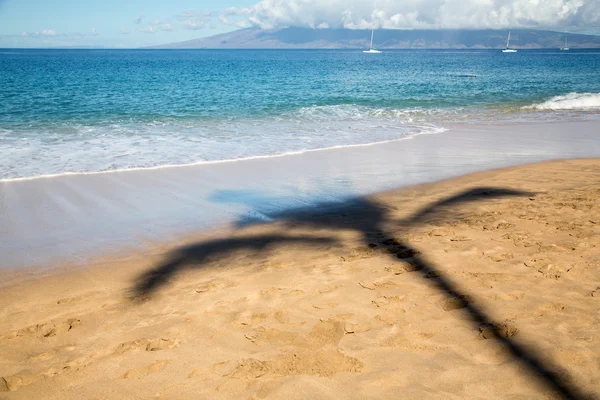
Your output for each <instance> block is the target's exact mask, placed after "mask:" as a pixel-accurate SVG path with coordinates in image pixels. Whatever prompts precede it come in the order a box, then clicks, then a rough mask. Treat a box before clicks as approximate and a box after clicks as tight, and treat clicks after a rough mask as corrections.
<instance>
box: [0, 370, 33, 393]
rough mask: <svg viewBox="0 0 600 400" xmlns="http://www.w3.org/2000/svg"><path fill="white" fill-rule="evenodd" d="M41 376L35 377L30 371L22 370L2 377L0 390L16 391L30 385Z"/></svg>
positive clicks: (0, 378)
mask: <svg viewBox="0 0 600 400" xmlns="http://www.w3.org/2000/svg"><path fill="white" fill-rule="evenodd" d="M37 378H39V377H35V376H33V375H31V374H29V373H28V372H25V371H23V372H20V373H18V374H15V375H11V376H7V377H3V378H2V377H0V392H14V391H15V390H18V389H19V388H21V387H23V386H27V385H30V384H31V383H33V382H35V381H36V380H37Z"/></svg>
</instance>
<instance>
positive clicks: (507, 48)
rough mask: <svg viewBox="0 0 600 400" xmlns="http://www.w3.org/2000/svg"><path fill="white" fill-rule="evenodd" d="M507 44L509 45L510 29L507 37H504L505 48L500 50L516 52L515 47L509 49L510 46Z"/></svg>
mask: <svg viewBox="0 0 600 400" xmlns="http://www.w3.org/2000/svg"><path fill="white" fill-rule="evenodd" d="M509 45H510V31H508V39H506V48H505V49H502V52H503V53H516V52H517V50H515V49H511V48H510V47H509Z"/></svg>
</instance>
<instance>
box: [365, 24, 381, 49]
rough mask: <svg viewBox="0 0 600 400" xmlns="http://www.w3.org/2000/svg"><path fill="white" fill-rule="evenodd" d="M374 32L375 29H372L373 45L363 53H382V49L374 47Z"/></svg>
mask: <svg viewBox="0 0 600 400" xmlns="http://www.w3.org/2000/svg"><path fill="white" fill-rule="evenodd" d="M373 32H374V30H373V29H371V46H369V50H363V53H381V51H380V50H375V49H374V48H373Z"/></svg>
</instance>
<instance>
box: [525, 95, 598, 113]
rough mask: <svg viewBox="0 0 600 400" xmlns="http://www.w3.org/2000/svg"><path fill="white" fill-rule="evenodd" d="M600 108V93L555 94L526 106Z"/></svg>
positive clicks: (570, 108)
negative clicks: (541, 101) (540, 101)
mask: <svg viewBox="0 0 600 400" xmlns="http://www.w3.org/2000/svg"><path fill="white" fill-rule="evenodd" d="M594 108H600V93H575V92H574V93H569V94H565V95H562V96H555V97H552V98H551V99H549V100H546V101H544V102H543V103H540V104H533V105H530V106H525V107H523V109H529V110H542V111H544V110H586V109H594Z"/></svg>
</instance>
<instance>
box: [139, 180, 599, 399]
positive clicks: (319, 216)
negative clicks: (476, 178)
mask: <svg viewBox="0 0 600 400" xmlns="http://www.w3.org/2000/svg"><path fill="white" fill-rule="evenodd" d="M533 195H535V194H534V193H530V192H524V191H518V190H512V189H505V188H494V187H478V188H474V189H469V190H466V191H463V192H461V193H458V194H456V195H454V196H450V197H448V198H445V199H442V200H440V201H437V202H435V203H432V204H429V205H427V206H425V207H423V208H421V209H420V210H418V211H417V212H416V213H414V214H413V215H411V216H409V217H408V218H405V219H402V220H394V219H393V218H392V217H391V216H390V209H389V208H388V207H386V206H384V205H381V204H378V203H376V202H374V201H371V200H368V199H363V198H359V199H353V200H349V201H346V202H344V203H343V204H339V203H323V204H319V205H317V207H306V208H298V209H291V210H285V211H281V212H265V213H263V214H265V216H266V217H267V218H268V219H270V220H275V221H280V222H282V223H284V224H289V225H290V226H302V227H314V228H327V229H340V230H354V231H357V232H359V233H360V234H361V235H362V237H363V240H364V243H365V244H368V243H371V242H372V241H373V239H374V238H376V239H377V240H378V241H379V243H385V244H386V245H387V246H389V247H391V248H394V249H395V250H394V253H395V254H398V252H402V253H404V254H409V255H410V257H411V264H412V265H413V267H412V271H414V272H415V273H418V274H420V275H421V276H422V277H423V278H424V279H425V278H426V274H427V275H428V277H430V276H435V277H436V278H435V280H434V282H435V283H434V285H435V287H436V288H437V289H438V290H439V292H440V293H441V294H443V295H444V296H446V297H448V298H458V299H464V298H466V297H467V296H465V293H464V292H463V291H462V290H461V289H460V287H459V286H458V285H457V284H456V283H454V282H453V281H452V280H451V279H450V278H449V277H448V276H446V274H444V273H443V272H442V271H440V270H439V269H438V268H436V266H435V265H434V264H433V263H431V262H429V261H428V260H427V259H426V257H425V255H423V254H420V253H419V251H417V250H416V249H413V248H412V247H411V246H410V245H409V244H408V243H404V242H401V241H399V240H398V239H396V238H395V235H392V234H391V233H390V232H389V226H390V225H393V226H395V227H402V229H409V228H411V227H414V226H418V225H419V224H422V223H424V222H426V221H427V220H429V219H437V220H440V219H445V220H450V219H452V218H454V215H455V213H454V212H453V211H452V208H453V206H457V205H460V204H464V203H469V202H476V201H481V200H486V199H499V198H503V197H517V196H533ZM234 197H235V196H231V193H228V194H227V196H220V195H219V194H218V193H217V194H215V196H214V199H219V198H221V199H222V198H227V199H229V200H231V199H232V198H234ZM243 197H244V196H242V197H241V198H243ZM258 200H259V199H258V197H257V196H254V197H253V202H259V201H258ZM323 210H325V211H323ZM348 216H351V218H348ZM261 222H264V221H261ZM252 223H254V222H253V221H249V220H247V219H241V220H240V221H238V226H245V225H248V224H252ZM386 227H387V229H386ZM290 242H295V243H305V244H309V245H310V244H322V243H331V242H332V239H330V238H326V237H320V238H314V237H302V236H295V237H294V236H290V237H286V236H283V235H266V236H258V237H253V238H251V239H225V240H218V241H209V242H204V243H198V244H194V245H191V246H186V247H183V248H181V249H178V250H176V251H175V252H174V253H173V254H171V256H170V257H169V258H168V259H167V260H166V261H165V262H164V263H163V264H161V265H158V266H157V267H155V268H152V269H151V270H149V271H147V272H146V273H144V274H143V275H142V276H141V277H140V278H139V280H138V281H137V283H136V285H135V288H134V291H135V293H136V294H137V295H144V296H145V295H148V294H150V293H152V292H154V291H156V290H158V289H159V288H160V287H161V286H162V285H163V284H165V283H166V282H167V281H169V280H170V279H172V278H173V277H174V276H176V274H177V273H178V272H179V271H180V270H182V269H183V268H197V267H202V264H203V263H204V262H205V260H206V259H207V258H208V257H215V256H216V257H218V256H219V255H225V254H227V253H229V252H231V251H234V250H239V249H251V250H255V251H257V252H260V251H262V250H263V249H265V248H266V247H267V246H273V245H278V244H283V243H290ZM391 256H393V257H394V259H396V260H397V259H398V258H396V257H397V256H396V255H391ZM428 282H431V280H428ZM463 311H464V312H465V314H466V315H467V316H468V317H469V319H470V321H471V323H472V324H473V326H474V327H475V328H480V327H486V329H487V332H488V333H491V335H489V336H491V337H492V338H493V340H496V341H497V342H498V343H499V344H501V345H502V346H503V347H504V349H505V350H506V351H507V352H508V353H509V354H511V355H512V357H513V358H514V359H515V360H517V361H519V362H520V363H521V364H522V365H523V366H525V367H526V369H527V370H528V371H529V372H530V373H531V375H532V376H533V377H535V378H536V379H537V381H538V382H539V383H541V384H542V385H545V386H546V387H547V388H549V389H551V390H553V391H554V392H555V393H556V394H557V395H559V396H561V397H563V398H568V399H587V398H590V397H589V396H588V395H586V394H584V393H583V391H582V390H580V389H579V388H578V387H576V386H575V385H573V384H572V383H570V382H569V381H568V379H566V378H563V376H562V375H561V374H560V373H558V372H557V371H559V369H558V368H557V367H556V366H553V365H550V363H549V362H548V361H545V360H544V358H543V357H542V356H541V355H540V354H538V352H537V351H536V350H535V349H534V348H532V347H531V346H526V345H524V344H522V343H518V342H517V340H516V339H515V338H514V337H507V335H506V334H505V332H503V330H502V325H501V324H499V323H498V322H497V321H494V320H493V318H492V317H491V316H489V315H487V314H486V313H485V312H484V311H483V309H482V308H481V307H480V306H478V305H477V304H475V303H474V302H467V303H466V304H465V307H464V308H463Z"/></svg>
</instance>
